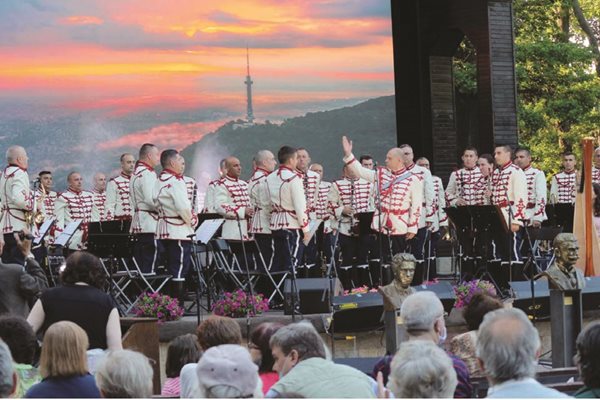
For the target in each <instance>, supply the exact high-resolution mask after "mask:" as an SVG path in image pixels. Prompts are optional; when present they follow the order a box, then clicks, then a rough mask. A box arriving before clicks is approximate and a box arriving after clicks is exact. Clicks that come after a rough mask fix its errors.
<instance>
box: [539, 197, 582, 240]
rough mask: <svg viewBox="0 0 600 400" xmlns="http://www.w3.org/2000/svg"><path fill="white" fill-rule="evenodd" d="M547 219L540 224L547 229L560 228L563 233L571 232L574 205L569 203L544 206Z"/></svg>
mask: <svg viewBox="0 0 600 400" xmlns="http://www.w3.org/2000/svg"><path fill="white" fill-rule="evenodd" d="M546 215H547V216H548V219H547V220H546V221H544V222H543V223H542V225H543V226H547V227H551V226H553V227H562V231H563V232H568V233H572V232H573V217H574V215H575V205H574V204H571V203H554V204H546Z"/></svg>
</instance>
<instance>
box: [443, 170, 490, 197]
mask: <svg viewBox="0 0 600 400" xmlns="http://www.w3.org/2000/svg"><path fill="white" fill-rule="evenodd" d="M485 183H486V179H485V178H484V177H483V175H482V174H481V171H480V170H479V168H478V167H474V168H461V169H459V170H458V171H453V172H452V173H451V174H450V179H449V180H448V186H447V187H446V200H447V202H448V204H449V205H450V206H456V202H457V201H458V199H459V198H462V199H463V200H464V201H465V202H466V203H467V205H469V206H479V205H483V204H485V200H484V195H483V193H482V191H481V188H482V186H483V185H484V184H485Z"/></svg>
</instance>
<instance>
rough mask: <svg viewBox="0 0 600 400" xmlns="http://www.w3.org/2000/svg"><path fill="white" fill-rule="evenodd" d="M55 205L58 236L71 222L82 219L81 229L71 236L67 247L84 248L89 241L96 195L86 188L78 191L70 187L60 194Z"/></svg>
mask: <svg viewBox="0 0 600 400" xmlns="http://www.w3.org/2000/svg"><path fill="white" fill-rule="evenodd" d="M55 205H56V209H55V213H56V236H57V237H58V235H59V234H60V233H61V232H62V231H63V230H64V229H65V227H66V226H67V225H69V223H71V222H73V221H76V220H81V225H80V226H79V229H78V230H77V232H75V234H74V235H73V236H72V237H71V240H70V241H69V244H68V246H67V247H68V248H69V249H71V250H84V249H85V248H86V242H87V234H88V222H90V221H91V219H92V208H93V207H94V195H93V194H92V192H88V191H86V190H82V191H80V192H77V191H75V190H72V189H68V190H67V191H66V192H63V193H61V194H60V195H59V196H58V198H57V199H56V203H55Z"/></svg>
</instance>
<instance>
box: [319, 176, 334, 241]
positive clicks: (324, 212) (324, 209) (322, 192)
mask: <svg viewBox="0 0 600 400" xmlns="http://www.w3.org/2000/svg"><path fill="white" fill-rule="evenodd" d="M330 190H331V182H324V181H321V182H320V183H319V191H318V192H317V200H316V202H315V218H316V219H318V220H321V221H323V222H324V225H323V233H325V234H327V233H330V232H331V231H332V225H331V223H332V218H331V217H332V216H333V215H332V213H331V212H330V211H329V207H328V201H327V196H329V191H330Z"/></svg>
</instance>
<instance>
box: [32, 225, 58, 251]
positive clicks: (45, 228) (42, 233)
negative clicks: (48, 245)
mask: <svg viewBox="0 0 600 400" xmlns="http://www.w3.org/2000/svg"><path fill="white" fill-rule="evenodd" d="M55 222H56V219H55V218H48V219H47V220H45V221H44V223H43V224H42V226H41V227H40V229H39V231H38V234H37V235H36V237H35V238H34V239H33V244H34V245H35V246H37V245H38V244H40V243H42V240H44V237H45V236H46V235H47V234H48V232H49V231H50V228H52V226H53V225H54V223H55Z"/></svg>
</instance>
